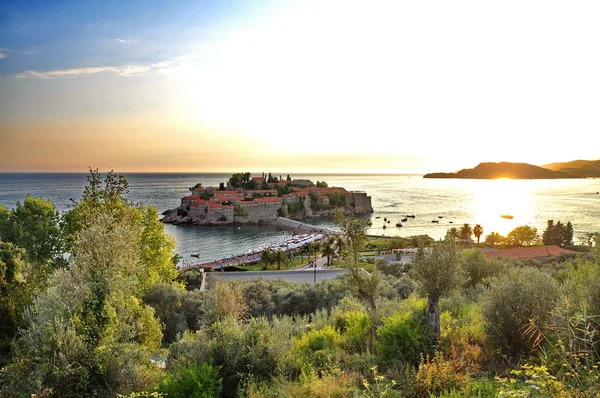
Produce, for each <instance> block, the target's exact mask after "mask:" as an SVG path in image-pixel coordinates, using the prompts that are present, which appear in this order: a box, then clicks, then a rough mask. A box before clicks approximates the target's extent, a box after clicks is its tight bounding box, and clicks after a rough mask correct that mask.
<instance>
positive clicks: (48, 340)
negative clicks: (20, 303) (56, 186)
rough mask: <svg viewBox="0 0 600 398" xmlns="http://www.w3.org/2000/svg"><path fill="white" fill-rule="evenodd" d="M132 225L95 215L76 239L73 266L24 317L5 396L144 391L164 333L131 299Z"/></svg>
mask: <svg viewBox="0 0 600 398" xmlns="http://www.w3.org/2000/svg"><path fill="white" fill-rule="evenodd" d="M131 223H132V220H131V219H122V220H121V221H120V222H119V223H115V220H114V219H112V217H110V216H107V215H104V216H98V217H96V224H94V225H93V226H91V227H88V228H85V229H83V230H81V231H80V232H79V233H78V234H77V236H76V238H75V242H74V248H75V252H74V256H73V261H72V264H71V267H70V268H69V269H68V270H64V271H63V270H61V271H56V272H55V273H54V274H53V275H52V277H51V278H50V280H49V282H48V289H47V290H46V291H45V292H43V293H41V294H40V295H39V296H38V297H37V298H36V299H35V301H34V304H33V306H32V308H31V309H30V310H28V311H27V312H26V314H25V318H26V322H27V324H28V325H29V327H28V328H27V329H25V330H24V331H23V334H22V336H21V338H20V339H19V340H18V342H17V344H16V346H15V359H14V360H13V362H12V363H11V364H10V365H9V366H8V367H7V369H6V371H7V378H8V380H9V382H8V388H9V390H10V391H14V392H15V394H25V393H27V394H33V393H36V394H43V393H44V391H46V392H48V391H51V392H52V393H53V394H55V395H56V396H93V395H97V396H106V395H111V394H115V393H123V392H129V391H132V390H139V389H141V388H143V387H144V386H146V385H147V383H148V382H149V379H148V377H149V376H148V375H149V374H150V370H151V365H150V363H149V356H150V354H151V353H152V352H154V351H155V350H157V349H158V347H159V344H160V340H161V333H160V326H159V324H158V322H157V321H156V319H155V318H154V317H153V310H152V309H151V308H150V307H148V306H146V305H144V304H143V303H142V302H141V300H139V298H138V297H136V295H135V292H137V291H139V290H138V289H137V288H136V284H137V280H138V278H136V275H137V274H138V273H139V272H142V273H143V270H141V269H138V268H137V264H139V258H137V256H138V253H139V252H138V251H137V250H136V243H137V237H136V236H135V235H132V234H131V227H132V224H131Z"/></svg>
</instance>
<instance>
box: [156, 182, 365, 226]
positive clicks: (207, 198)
mask: <svg viewBox="0 0 600 398" xmlns="http://www.w3.org/2000/svg"><path fill="white" fill-rule="evenodd" d="M190 191H191V195H187V196H184V197H183V198H181V204H180V205H179V206H178V207H177V208H175V209H171V210H167V211H165V212H164V213H163V215H164V217H163V218H162V220H161V221H163V222H165V223H173V224H192V225H233V224H236V225H241V224H248V225H250V224H268V223H273V222H275V221H276V220H277V218H278V217H286V218H290V219H295V220H303V219H305V218H311V217H326V216H329V215H331V213H332V210H333V209H334V208H336V207H341V208H343V209H345V211H346V212H347V213H349V214H366V213H372V212H373V207H372V206H371V197H370V196H367V193H366V192H363V191H347V190H346V189H345V188H342V187H329V186H328V185H327V183H326V182H325V181H317V182H316V183H313V182H312V181H311V180H306V179H292V178H291V177H290V176H289V174H288V176H287V178H285V179H283V178H282V177H281V176H280V177H279V178H278V177H274V176H272V175H271V173H269V174H268V175H266V174H264V173H263V175H262V176H260V177H252V176H251V174H250V173H236V174H233V175H232V176H231V178H229V180H228V181H227V183H223V182H222V183H220V184H219V187H218V188H214V187H203V186H202V184H200V183H199V184H196V185H195V186H194V187H191V188H190Z"/></svg>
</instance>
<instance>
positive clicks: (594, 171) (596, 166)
mask: <svg viewBox="0 0 600 398" xmlns="http://www.w3.org/2000/svg"><path fill="white" fill-rule="evenodd" d="M542 167H543V168H545V169H548V170H554V171H562V172H564V173H569V174H571V175H573V176H576V177H594V178H595V177H600V160H573V161H571V162H560V163H550V164H546V165H543V166H542Z"/></svg>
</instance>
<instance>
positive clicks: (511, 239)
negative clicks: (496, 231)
mask: <svg viewBox="0 0 600 398" xmlns="http://www.w3.org/2000/svg"><path fill="white" fill-rule="evenodd" d="M539 240H540V237H539V235H538V232H537V229H536V228H533V227H530V226H529V225H521V226H519V227H516V228H515V229H513V230H512V231H510V232H509V233H508V235H506V242H507V244H508V245H509V246H510V247H527V246H533V245H536V244H537V243H538V242H539Z"/></svg>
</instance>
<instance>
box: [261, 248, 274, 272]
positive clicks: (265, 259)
mask: <svg viewBox="0 0 600 398" xmlns="http://www.w3.org/2000/svg"><path fill="white" fill-rule="evenodd" d="M274 254H275V253H274V252H273V250H271V249H265V250H263V251H262V253H261V254H260V261H262V263H263V264H264V267H265V268H268V267H269V266H270V265H271V264H273V257H274Z"/></svg>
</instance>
